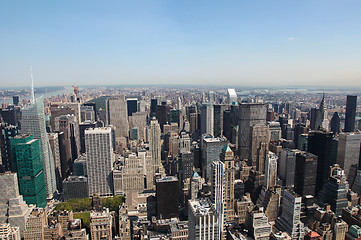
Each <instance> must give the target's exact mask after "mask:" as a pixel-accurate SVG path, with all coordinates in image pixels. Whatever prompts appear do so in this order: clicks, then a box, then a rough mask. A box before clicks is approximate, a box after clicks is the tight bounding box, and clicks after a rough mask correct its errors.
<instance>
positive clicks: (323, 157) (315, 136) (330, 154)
mask: <svg viewBox="0 0 361 240" xmlns="http://www.w3.org/2000/svg"><path fill="white" fill-rule="evenodd" d="M337 146H338V141H337V139H335V138H334V135H333V133H330V132H325V131H311V132H309V134H308V152H310V153H312V154H314V155H316V156H317V157H318V160H317V177H316V192H317V193H318V192H319V191H320V190H321V188H322V186H323V184H324V182H325V181H326V180H327V179H328V177H329V176H330V170H329V169H330V167H331V166H332V165H333V164H335V163H336V160H337Z"/></svg>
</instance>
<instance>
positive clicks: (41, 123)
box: [21, 98, 56, 198]
mask: <svg viewBox="0 0 361 240" xmlns="http://www.w3.org/2000/svg"><path fill="white" fill-rule="evenodd" d="M21 133H22V134H32V135H34V138H35V139H39V140H40V143H41V154H42V159H43V167H44V175H45V184H46V195H47V197H48V198H52V197H53V193H54V192H55V191H56V177H55V162H54V157H53V154H52V153H51V148H50V144H49V139H48V134H47V132H46V127H45V114H44V103H43V101H42V99H41V98H39V99H37V100H36V101H35V102H33V103H31V104H28V105H27V106H25V107H24V109H23V111H22V116H21Z"/></svg>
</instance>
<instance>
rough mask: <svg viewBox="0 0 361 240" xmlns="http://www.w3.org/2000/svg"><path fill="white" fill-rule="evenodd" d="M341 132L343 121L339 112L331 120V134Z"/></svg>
mask: <svg viewBox="0 0 361 240" xmlns="http://www.w3.org/2000/svg"><path fill="white" fill-rule="evenodd" d="M340 131H341V119H340V116H339V115H338V112H335V113H334V114H333V116H332V118H331V132H333V133H334V134H339V133H340Z"/></svg>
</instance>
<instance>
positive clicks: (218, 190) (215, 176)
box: [211, 161, 225, 236]
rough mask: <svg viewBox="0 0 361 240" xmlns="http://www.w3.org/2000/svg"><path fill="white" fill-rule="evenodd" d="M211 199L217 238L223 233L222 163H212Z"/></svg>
mask: <svg viewBox="0 0 361 240" xmlns="http://www.w3.org/2000/svg"><path fill="white" fill-rule="evenodd" d="M211 192H212V193H211V194H212V195H211V199H212V203H213V204H214V206H215V208H216V212H217V214H218V224H219V229H218V230H219V236H221V235H222V234H223V231H224V208H225V203H224V194H225V172H224V163H223V162H221V161H215V162H213V163H212V183H211Z"/></svg>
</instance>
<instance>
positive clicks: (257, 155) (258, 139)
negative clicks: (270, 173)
mask: <svg viewBox="0 0 361 240" xmlns="http://www.w3.org/2000/svg"><path fill="white" fill-rule="evenodd" d="M250 128H251V130H250V132H251V137H252V140H251V141H250V152H249V153H250V155H249V157H248V160H249V165H250V166H252V167H254V169H256V170H257V171H258V172H260V173H263V172H264V163H265V161H266V159H267V155H268V148H269V147H268V145H269V141H270V132H269V126H267V125H265V124H256V125H253V126H251V127H250Z"/></svg>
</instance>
